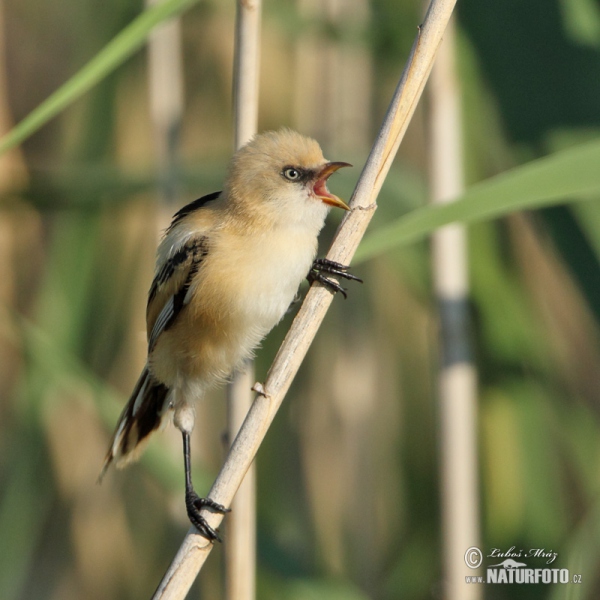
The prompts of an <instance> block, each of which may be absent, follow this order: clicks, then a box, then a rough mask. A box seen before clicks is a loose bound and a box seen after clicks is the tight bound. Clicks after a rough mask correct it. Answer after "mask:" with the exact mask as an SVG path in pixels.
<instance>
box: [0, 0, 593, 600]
mask: <svg viewBox="0 0 600 600" xmlns="http://www.w3.org/2000/svg"><path fill="white" fill-rule="evenodd" d="M142 9H143V6H142V4H141V3H140V2H132V1H129V0H127V1H125V0H119V1H117V0H107V1H106V2H104V3H102V5H99V4H98V3H97V2H91V1H89V0H79V1H78V2H74V1H72V0H49V1H47V2H39V1H35V0H1V1H0V130H1V131H2V132H5V131H7V130H8V129H9V128H10V126H11V124H14V123H16V122H19V121H20V120H21V119H23V118H24V117H25V116H26V115H27V114H28V113H29V112H30V111H31V110H32V109H33V108H35V107H36V106H37V105H38V104H39V103H40V102H41V101H42V100H44V99H45V98H46V97H47V96H48V95H49V94H50V93H51V92H53V91H54V90H55V89H56V88H58V87H59V86H60V85H61V84H62V83H63V82H64V81H65V80H66V79H68V78H69V77H70V76H71V75H73V74H74V73H75V72H76V71H77V70H78V69H80V68H81V67H82V66H83V65H84V64H85V63H86V62H87V61H88V60H90V59H91V58H93V57H94V56H95V55H96V53H97V52H99V51H100V50H101V49H102V47H103V46H104V45H105V44H106V43H107V42H108V41H110V39H112V38H113V37H114V36H115V35H116V34H117V33H118V32H119V31H120V30H121V29H122V28H123V27H125V26H126V25H127V24H128V23H129V22H130V21H131V20H132V19H134V18H135V17H136V16H137V15H138V14H139V13H140V11H141V10H142ZM234 13H235V7H234V3H233V2H229V3H223V2H217V1H216V0H211V1H201V2H198V3H197V4H196V5H195V6H194V7H193V8H192V9H190V10H189V11H187V12H186V13H185V14H184V16H183V19H182V54H183V64H184V82H185V94H184V106H185V108H184V112H183V115H182V120H181V123H180V126H179V127H178V130H177V131H175V132H172V133H173V140H176V141H177V148H178V150H177V153H176V160H174V161H171V163H170V165H169V166H168V169H167V171H166V174H167V175H168V177H167V179H168V184H169V186H170V187H165V177H164V176H162V175H165V171H164V170H161V168H158V167H157V154H158V152H157V144H156V140H155V134H154V133H153V132H154V128H153V124H152V119H151V111H150V108H149V99H148V81H147V54H146V51H145V50H142V51H140V52H138V53H137V54H135V55H134V56H133V57H132V58H130V59H129V60H127V61H126V62H125V63H124V64H123V65H122V66H121V67H119V68H118V69H117V70H116V71H115V72H114V73H112V74H110V75H109V76H108V77H106V78H105V79H104V80H103V81H101V82H100V83H99V84H98V85H97V86H96V87H94V88H93V90H91V91H90V92H88V93H87V94H85V95H84V96H83V97H82V98H80V99H79V100H77V101H76V102H75V103H74V104H73V105H72V106H70V107H69V108H68V109H67V110H65V111H64V112H63V113H61V114H60V116H59V117H58V118H56V119H54V120H52V121H51V122H50V123H48V124H47V125H46V126H45V127H43V128H42V129H41V130H40V131H39V132H37V133H36V134H35V135H33V136H32V137H30V138H29V139H28V140H27V141H26V142H25V143H24V144H23V145H22V146H21V147H20V148H19V149H18V150H12V151H10V152H9V153H7V154H5V155H3V156H1V157H0V274H1V276H0V548H1V549H2V551H1V553H0V598H2V600H11V599H32V598H36V599H52V600H55V599H56V600H59V599H60V600H63V599H65V600H69V599H75V598H87V599H96V598H98V599H100V598H114V599H118V598H123V599H125V598H146V597H150V595H151V593H152V592H153V590H154V589H155V587H156V585H157V584H158V582H159V580H160V578H161V576H162V573H163V572H164V570H165V569H166V567H167V566H168V564H169V563H170V560H171V558H172V557H173V555H174V554H175V552H176V549H177V548H178V546H179V543H180V541H181V539H182V537H183V534H184V532H185V531H186V530H187V526H188V523H187V521H186V518H185V511H184V507H183V501H182V500H183V465H182V461H181V456H180V453H181V450H180V436H179V434H178V433H177V432H176V431H175V430H174V428H169V429H168V430H167V431H165V432H164V433H161V434H160V435H157V436H155V438H154V439H153V441H152V443H151V444H150V447H149V449H148V451H147V452H146V454H145V455H144V458H143V459H142V461H141V462H140V463H139V464H138V465H135V466H133V467H131V468H129V469H128V470H126V471H122V472H115V471H113V472H110V473H109V474H108V475H107V477H106V478H105V480H104V482H103V484H102V485H101V486H99V485H96V477H97V475H98V472H99V469H100V466H101V464H102V459H103V456H104V453H105V451H106V447H107V444H108V440H109V436H110V433H111V431H112V427H113V425H114V423H115V421H116V418H117V416H118V413H119V411H120V408H121V407H122V406H123V404H124V402H125V401H126V399H127V397H128V395H129V393H130V391H131V388H132V386H133V384H134V382H135V380H136V378H137V375H138V373H139V370H140V369H141V367H142V365H143V363H144V358H145V350H146V345H145V333H144V331H145V327H144V314H145V297H146V291H147V289H148V286H149V283H150V281H151V277H152V269H153V260H154V259H153V256H154V249H155V246H156V243H157V240H158V239H159V235H160V231H161V230H162V229H163V228H164V227H165V226H166V224H168V218H169V215H171V214H172V213H173V212H175V210H176V209H177V208H178V207H179V206H181V205H182V204H184V203H186V202H189V201H191V200H193V199H195V198H196V197H198V196H200V195H203V194H205V193H209V192H212V191H215V190H217V189H220V187H219V186H220V182H221V181H222V179H223V175H224V170H225V165H226V162H227V159H228V157H229V156H230V154H231V151H232V140H233V134H232V118H231V110H232V109H231V79H232V57H233V29H234ZM422 17H423V7H422V5H421V4H420V3H418V2H415V1H411V2H409V1H407V0H396V1H392V0H372V1H371V2H366V1H361V0H344V1H342V0H339V1H337V2H333V1H330V2H325V3H313V4H311V3H310V2H306V1H305V2H299V3H297V4H290V3H287V2H283V1H281V0H273V1H272V2H266V3H265V6H264V19H263V42H262V72H261V100H260V104H261V108H260V126H259V129H260V130H264V129H269V128H278V127H280V126H283V125H287V126H291V127H293V128H296V129H299V130H300V131H302V132H303V133H307V134H310V135H313V136H314V137H316V138H317V139H318V140H319V141H320V142H321V143H322V145H323V147H324V149H325V155H326V156H327V157H328V158H329V159H331V160H344V161H349V162H352V163H353V164H354V165H357V168H355V169H353V172H350V170H345V171H343V172H340V174H339V176H338V175H336V178H335V179H334V180H333V181H332V185H331V187H332V189H334V190H335V191H336V192H337V193H339V194H340V195H341V196H342V197H345V198H349V196H350V194H351V191H352V188H353V184H354V183H355V182H356V179H357V178H358V175H359V173H360V167H361V166H362V165H363V164H364V161H365V160H366V157H367V155H368V151H369V148H370V145H371V143H372V141H373V139H374V137H375V135H376V132H377V130H378V128H379V125H380V123H381V121H382V118H383V115H384V112H385V109H386V107H387V104H388V102H389V100H390V97H391V94H392V92H393V89H394V87H395V85H396V82H397V80H398V77H399V75H400V73H401V70H402V67H403V65H404V62H405V60H406V57H407V55H408V51H409V49H410V47H411V45H412V42H413V39H414V35H415V32H416V26H417V25H418V23H420V22H421V20H422ZM458 28H459V38H458V52H459V68H460V77H461V87H462V91H463V115H464V137H465V157H466V160H465V173H466V178H467V182H468V184H469V185H470V184H473V183H476V182H479V181H482V180H485V179H487V178H489V177H492V176H494V175H496V174H498V173H501V172H503V171H505V170H508V169H510V168H513V167H518V166H519V165H521V164H524V163H526V162H528V161H530V160H533V159H535V158H538V157H541V156H544V155H547V154H551V153H555V152H559V151H562V150H565V149H567V148H569V147H574V146H577V145H580V144H583V143H586V142H589V141H591V140H594V139H598V138H599V132H600V76H599V74H600V3H598V1H597V0H528V1H527V2H520V1H517V0H505V1H504V2H478V1H476V0H461V2H459V6H458ZM427 126H428V120H427V101H426V98H424V101H423V102H422V103H421V105H420V107H419V109H418V110H417V114H416V117H415V119H414V120H413V123H412V124H411V127H410V129H409V131H408V134H407V137H406V138H405V141H404V143H403V145H402V147H401V150H400V153H399V156H398V158H397V160H396V162H395V164H394V166H393V168H392V171H391V173H390V176H389V178H388V181H387V182H386V184H385V185H384V188H383V190H382V193H381V195H380V198H379V204H380V208H379V210H378V211H377V213H376V215H375V218H374V220H373V222H372V225H371V229H372V231H376V230H377V229H378V228H379V227H381V226H382V225H385V224H387V223H389V222H390V221H393V220H394V219H396V218H399V217H400V216H401V215H403V214H405V213H408V212H409V211H411V210H413V209H415V208H417V207H419V206H421V205H423V204H425V203H426V202H427V164H428V148H427ZM598 169H600V165H598ZM161 174H162V175H161ZM173 184H175V185H174V186H173ZM165 189H168V190H170V195H174V196H175V199H174V200H172V201H171V202H165V201H164V196H165V193H164V190H165ZM161 190H162V191H161ZM565 199H567V200H572V198H565ZM339 218H340V215H334V214H332V216H331V218H330V220H329V224H328V226H327V228H326V230H325V231H324V233H323V236H322V238H323V250H325V249H326V247H327V244H328V242H329V240H330V239H331V236H332V234H333V231H334V230H335V227H336V224H337V222H338V220H339ZM469 246H470V250H471V255H470V256H471V258H470V261H471V264H470V273H471V283H472V314H473V319H474V327H473V338H474V343H475V352H476V363H477V367H478V371H479V385H480V412H479V449H480V475H481V509H482V534H483V535H482V546H483V547H484V548H491V547H498V548H502V549H508V548H510V547H511V546H513V545H514V546H517V547H527V548H545V549H546V550H550V549H552V550H553V551H556V552H558V554H559V558H558V559H557V565H556V566H559V567H561V568H567V567H568V568H570V569H571V572H572V573H581V574H582V576H583V582H584V583H583V584H582V585H580V586H577V587H576V588H574V587H573V586H544V585H535V586H533V585H532V586H519V589H515V587H514V586H491V587H493V588H494V589H485V598H486V599H489V600H492V599H494V600H496V599H498V600H504V599H509V598H519V599H521V598H522V599H525V600H530V599H531V600H536V599H541V598H551V599H553V600H558V599H562V598H565V599H566V598H579V599H582V600H583V599H595V598H598V597H600V576H599V575H598V573H599V571H600V569H599V567H600V542H599V540H600V502H599V498H598V490H599V483H600V474H599V471H598V461H599V459H600V435H599V434H600V414H599V412H600V385H599V373H600V346H599V343H598V342H599V324H600V276H599V274H600V270H599V263H598V261H599V256H600V200H599V199H596V198H593V197H592V198H588V199H587V200H586V201H585V202H572V203H570V204H568V205H565V206H553V207H551V208H550V207H548V208H545V209H541V210H538V211H535V212H528V213H524V214H514V215H511V216H510V217H508V218H504V219H502V220H499V221H494V222H486V223H479V224H475V225H472V226H470V228H469ZM355 272H356V273H357V274H358V275H360V276H361V277H363V278H364V279H365V285H363V286H357V285H352V286H351V292H350V298H349V299H348V300H347V301H343V299H342V298H336V300H335V301H334V304H333V307H332V309H331V310H330V312H329V314H328V316H327V319H326V321H325V323H324V325H323V327H322V329H321V331H320V332H319V334H318V336H317V339H316V341H315V343H314V345H313V347H312V348H311V350H310V352H309V355H308V357H307V359H306V361H305V364H304V366H303V367H302V369H301V371H300V373H299V375H298V377H297V379H296V381H295V383H294V385H293V388H292V390H291V392H290V394H289V395H288V398H287V399H286V401H285V403H284V405H283V407H282V409H281V411H280V413H279V415H278V416H277V418H276V420H275V422H274V424H273V427H272V429H271V430H270V432H269V434H268V435H267V438H266V440H265V443H264V445H263V447H262V448H261V450H260V453H259V456H258V461H257V464H258V556H259V569H258V597H259V598H261V599H266V600H271V599H273V600H275V599H277V600H305V599H307V600H313V599H314V600H320V599H326V598H327V599H334V600H363V599H366V598H373V599H380V600H387V599H390V600H392V599H394V600H395V599H398V598H403V599H407V600H420V599H425V598H434V599H435V598H441V597H442V587H441V585H442V584H441V577H442V575H441V537H440V536H441V534H440V517H439V495H440V489H439V465H438V462H439V461H438V449H439V435H438V431H439V426H438V409H437V405H436V399H435V387H436V383H435V382H436V370H437V366H438V358H437V357H438V352H439V349H438V336H437V332H438V318H437V315H436V303H435V299H434V298H433V295H432V290H431V277H430V257H429V246H428V244H427V243H425V242H419V243H415V244H412V245H409V246H404V247H402V248H395V249H393V250H390V251H387V252H385V253H379V254H378V255H377V256H374V257H372V258H370V259H369V260H368V261H363V262H361V263H360V264H359V265H358V266H357V267H356V269H355ZM292 316H293V315H289V316H288V317H287V318H286V320H285V321H284V322H283V323H282V324H281V325H280V326H278V327H277V328H276V330H274V331H273V333H272V334H271V335H270V336H269V338H268V339H267V340H266V341H265V343H264V344H263V348H262V349H261V350H260V352H259V353H258V359H257V366H256V368H257V378H258V379H264V376H265V373H266V370H267V369H268V366H269V364H270V362H271V360H272V358H273V357H274V354H275V352H276V350H277V347H278V345H279V343H280V341H281V339H282V338H283V336H284V335H285V331H286V329H287V326H288V325H289V322H290V320H291V318H292ZM223 397H224V394H223V390H219V391H217V392H215V393H214V394H212V395H211V397H210V398H207V399H206V401H205V402H203V403H202V405H201V406H199V407H198V415H199V419H198V425H197V429H196V431H195V434H194V435H195V440H194V446H193V450H194V453H195V465H196V469H197V473H196V475H195V477H196V484H197V488H198V490H199V491H200V492H205V491H207V490H208V487H209V486H210V483H211V481H212V479H213V477H214V475H215V474H216V472H217V470H218V468H219V465H220V464H221V461H222V459H223V456H224V446H223V440H222V433H223V430H224V427H225V418H224V413H225V405H224V401H223ZM223 529H224V535H225V537H226V535H227V533H226V521H225V525H224V527H223ZM553 566H554V565H553ZM222 587H223V585H222V549H221V548H220V547H217V548H216V550H215V551H214V552H213V553H212V556H211V557H210V559H209V562H208V564H207V566H206V568H205V569H204V570H203V572H202V575H201V577H200V579H199V581H198V582H197V583H196V585H195V586H194V588H193V591H192V592H191V595H190V597H196V598H198V597H199V598H219V597H221V596H222Z"/></svg>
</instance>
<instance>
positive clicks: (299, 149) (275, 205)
mask: <svg viewBox="0 0 600 600" xmlns="http://www.w3.org/2000/svg"><path fill="white" fill-rule="evenodd" d="M349 166H351V165H349V164H348V163H345V162H328V161H327V160H325V158H324V157H323V153H322V151H321V148H320V146H319V144H318V143H317V142H316V141H315V140H313V139H311V138H308V137H305V136H303V135H300V134H299V133H296V132H295V131H291V130H289V129H282V130H280V131H269V132H266V133H263V134H260V135H257V136H255V137H254V138H253V139H252V140H251V141H250V142H249V143H248V144H246V145H245V146H244V147H243V148H241V149H240V150H238V152H236V154H235V155H234V157H233V159H232V162H231V166H230V172H229V178H228V182H227V187H228V191H229V193H230V195H231V198H232V201H233V202H235V203H236V204H238V205H241V206H243V208H244V209H245V210H246V212H247V211H248V210H252V211H256V212H257V213H264V212H265V211H266V212H267V213H269V215H270V216H272V217H273V218H275V219H278V218H283V219H285V220H287V221H288V222H289V221H290V219H291V220H293V221H300V222H307V223H309V222H319V223H320V225H321V226H322V223H323V220H324V218H325V216H326V214H327V212H328V209H329V208H331V207H333V206H337V207H340V208H343V209H345V210H349V207H348V205H347V204H346V203H345V202H344V201H343V200H341V199H340V198H338V197H337V196H335V195H334V194H332V193H331V192H330V191H329V190H328V189H327V179H328V178H329V177H330V175H332V174H333V173H335V172H336V171H337V170H338V169H340V168H342V167H349Z"/></svg>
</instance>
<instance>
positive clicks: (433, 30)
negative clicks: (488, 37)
mask: <svg viewBox="0 0 600 600" xmlns="http://www.w3.org/2000/svg"><path fill="white" fill-rule="evenodd" d="M455 3H456V0H433V1H432V2H431V4H430V6H429V10H428V11H427V15H426V17H425V21H424V23H423V25H422V27H420V28H419V32H418V35H417V39H416V41H415V43H414V45H413V48H412V51H411V55H410V57H409V61H408V64H407V66H406V68H405V70H404V72H403V74H402V77H401V79H400V82H399V84H398V87H397V89H396V92H395V94H394V97H393V99H392V102H391V105H390V108H389V109H388V112H387V114H386V117H385V120H384V123H383V125H382V127H381V130H380V132H379V134H378V136H377V140H376V142H375V145H374V146H373V149H372V150H371V153H370V155H369V158H368V160H367V163H366V165H365V167H364V169H363V171H362V173H361V176H360V179H359V181H358V183H357V186H356V189H355V190H354V194H353V196H352V200H351V207H352V211H351V212H350V213H348V214H347V216H346V218H345V219H344V221H343V222H342V224H341V225H340V228H339V229H338V232H337V234H336V237H335V239H334V241H333V244H332V246H331V249H330V251H329V253H328V258H330V259H331V260H336V261H339V262H343V263H346V264H348V263H349V262H350V260H351V258H352V256H353V254H354V252H355V251H356V248H357V247H358V244H359V242H360V240H361V239H362V237H363V235H364V232H365V230H366V228H367V225H368V223H369V221H370V220H371V218H372V216H373V213H374V211H375V208H376V198H377V195H378V193H379V190H380V189H381V186H382V184H383V181H384V179H385V177H386V175H387V173H388V171H389V168H390V166H391V164H392V161H393V159H394V157H395V155H396V152H397V150H398V146H399V145H400V141H401V139H402V136H403V135H404V132H405V131H406V128H407V127H408V124H409V122H410V119H411V117H412V115H413V113H414V110H415V108H416V105H417V102H418V100H419V98H420V97H421V94H422V92H423V88H424V86H425V82H426V81H427V77H428V76H429V73H430V71H431V67H432V65H433V60H434V57H435V54H436V51H437V49H438V46H439V44H440V42H441V39H442V35H443V33H444V30H445V28H446V26H447V24H448V21H449V19H450V16H451V14H452V10H453V9H454V5H455ZM332 298H333V297H332V295H331V293H330V292H329V291H327V290H326V289H324V288H323V287H322V286H320V285H318V284H316V285H313V286H312V287H311V289H310V290H309V292H308V294H307V295H306V298H305V300H304V302H303V304H302V306H301V307H300V310H299V312H298V315H297V316H296V318H295V319H294V322H293V323H292V326H291V328H290V331H289V332H288V334H287V336H286V338H285V340H284V341H283V343H282V345H281V347H280V349H279V352H278V353H277V356H276V357H275V360H274V362H273V364H272V366H271V369H270V371H269V373H268V376H267V379H266V382H265V384H264V386H262V389H263V392H262V393H259V394H258V395H257V396H256V399H255V400H254V403H253V404H252V408H251V409H250V411H249V413H248V416H247V417H246V420H245V421H244V424H243V426H242V428H241V429H240V432H239V433H238V435H237V437H236V439H235V441H234V443H233V445H232V447H231V450H230V452H229V454H228V456H227V458H226V460H225V463H224V464H223V467H222V468H221V471H220V473H219V475H218V476H217V479H216V480H215V483H214V484H213V487H212V488H211V491H210V493H209V497H210V498H212V499H213V500H215V501H217V502H220V503H222V504H224V505H225V506H229V505H230V504H231V501H232V499H233V496H234V495H235V493H236V490H237V488H238V487H239V485H240V483H241V481H242V479H243V477H244V475H245V473H246V471H247V470H248V468H249V467H250V465H251V464H252V461H253V460H254V457H255V456H256V453H257V451H258V448H259V446H260V444H261V442H262V440H263V438H264V437H265V435H266V433H267V430H268V428H269V425H270V424H271V422H272V420H273V418H274V417H275V414H276V412H277V410H278V408H279V406H280V405H281V402H282V401H283V398H284V397H285V394H286V392H287V390H288V389H289V387H290V385H291V383H292V380H293V378H294V376H295V375H296V373H297V371H298V369H299V367H300V364H301V363H302V360H303V359H304V356H305V355H306V352H307V351H308V348H309V346H310V344H311V342H312V340H313V338H314V336H315V334H316V332H317V330H318V328H319V326H320V324H321V322H322V320H323V318H324V317H325V313H326V312H327V309H328V308H329V305H330V304H331V301H332ZM204 516H205V517H206V519H207V521H208V522H209V523H210V525H211V526H213V527H217V526H218V525H219V523H220V522H221V520H222V519H223V515H220V514H215V513H211V512H209V511H204ZM212 548H213V544H211V543H210V542H209V541H208V540H206V539H205V538H203V537H202V536H200V535H199V534H198V533H197V532H196V530H195V529H194V528H190V530H189V531H188V533H187V535H186V537H185V539H184V541H183V543H182V545H181V547H180V548H179V551H178V552H177V555H176V556H175V558H174V560H173V562H172V563H171V566H170V567H169V569H168V571H167V573H166V574H165V576H164V577H163V580H162V581H161V583H160V585H159V586H158V589H157V590H156V592H155V594H154V596H153V598H154V600H167V599H168V600H176V599H182V598H184V597H185V596H186V594H187V592H188V590H189V588H190V587H191V585H192V583H193V581H194V579H195V578H196V576H197V574H198V572H199V570H200V569H201V567H202V565H203V564H204V561H205V560H206V558H207V557H208V555H209V553H210V551H211V550H212Z"/></svg>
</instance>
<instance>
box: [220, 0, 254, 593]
mask: <svg viewBox="0 0 600 600" xmlns="http://www.w3.org/2000/svg"><path fill="white" fill-rule="evenodd" d="M260 19H261V1H260V0H238V1H237V10H236V23H235V49H234V70H233V111H234V136H235V148H236V149H238V148H240V147H241V146H243V145H244V144H245V143H246V142H248V141H249V140H250V138H252V136H253V135H254V134H255V133H256V131H257V129H258V91H259V73H260ZM253 378H254V366H253V363H252V361H248V362H247V363H246V365H245V368H244V370H243V371H240V372H238V373H236V374H235V375H234V378H233V381H232V382H231V383H230V384H229V386H228V388H227V429H228V432H229V440H230V443H233V441H234V438H235V436H236V435H237V433H238V431H239V429H240V427H241V426H242V423H243V422H244V419H245V418H246V415H247V414H248V411H249V410H250V407H251V406H252V390H251V388H252V383H253ZM231 509H232V512H231V515H230V516H229V518H228V519H227V536H226V539H225V598H226V599H227V600H254V598H255V595H256V469H255V465H254V464H253V465H251V466H250V467H249V469H248V471H247V473H246V476H245V477H244V479H243V481H242V483H241V485H240V488H239V489H238V491H237V494H236V496H235V498H234V500H233V502H232V504H231Z"/></svg>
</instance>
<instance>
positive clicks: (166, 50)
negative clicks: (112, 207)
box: [146, 0, 183, 205]
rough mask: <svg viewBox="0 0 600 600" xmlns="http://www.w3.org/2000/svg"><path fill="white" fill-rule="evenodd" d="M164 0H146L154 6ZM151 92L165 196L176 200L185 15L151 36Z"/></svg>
mask: <svg viewBox="0 0 600 600" xmlns="http://www.w3.org/2000/svg"><path fill="white" fill-rule="evenodd" d="M161 1H163V0H146V5H147V6H148V7H149V8H150V7H152V6H153V5H154V4H159V3H160V2H161ZM148 93H149V98H150V115H151V119H152V124H153V129H154V134H155V143H156V149H157V156H158V165H159V172H160V189H161V199H162V202H163V203H164V204H166V205H169V204H172V203H173V202H174V201H175V199H176V193H177V154H178V146H179V133H180V129H181V119H182V114H183V61H182V57H181V19H180V18H179V17H175V18H171V19H169V20H167V21H164V22H163V23H161V24H160V25H158V26H157V27H156V29H154V30H153V31H152V32H151V33H150V36H149V38H148Z"/></svg>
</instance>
